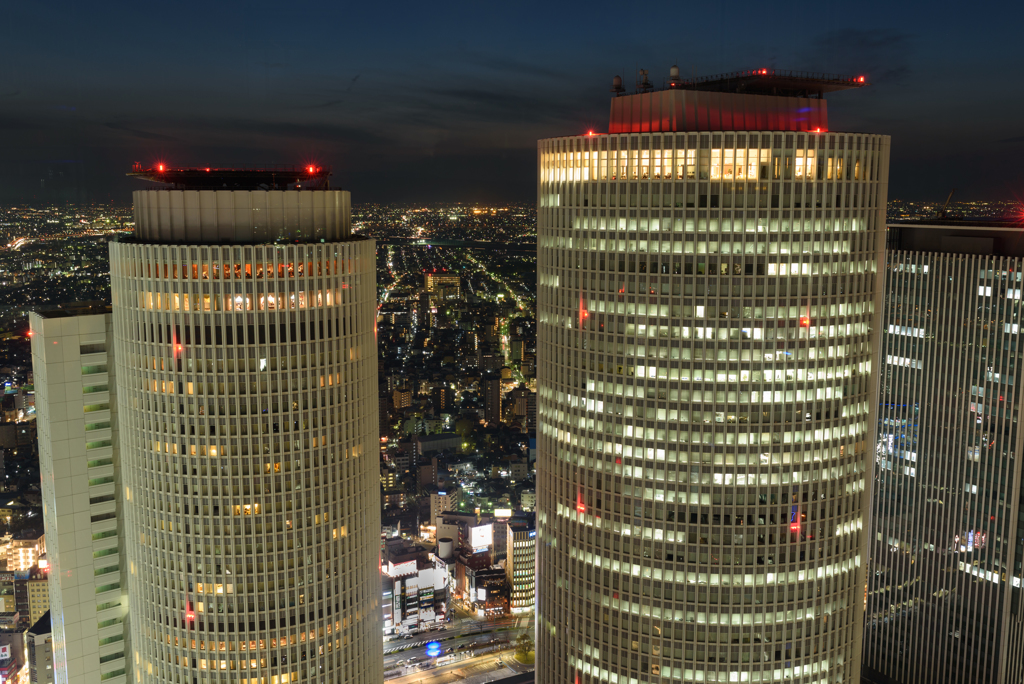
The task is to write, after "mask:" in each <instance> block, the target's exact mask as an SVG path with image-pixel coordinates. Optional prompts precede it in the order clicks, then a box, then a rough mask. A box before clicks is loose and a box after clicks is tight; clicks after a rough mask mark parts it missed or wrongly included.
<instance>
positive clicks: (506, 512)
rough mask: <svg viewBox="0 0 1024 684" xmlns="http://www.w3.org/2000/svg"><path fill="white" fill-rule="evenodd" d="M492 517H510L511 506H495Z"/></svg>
mask: <svg viewBox="0 0 1024 684" xmlns="http://www.w3.org/2000/svg"><path fill="white" fill-rule="evenodd" d="M494 517H495V518H511V517H512V509H511V508H495V509H494Z"/></svg>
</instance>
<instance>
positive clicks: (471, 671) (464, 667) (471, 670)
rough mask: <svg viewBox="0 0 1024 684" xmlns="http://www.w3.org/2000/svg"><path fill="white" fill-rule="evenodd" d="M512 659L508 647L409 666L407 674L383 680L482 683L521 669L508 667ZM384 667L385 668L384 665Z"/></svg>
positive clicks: (393, 682) (401, 683) (392, 682)
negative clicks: (434, 664) (446, 662)
mask: <svg viewBox="0 0 1024 684" xmlns="http://www.w3.org/2000/svg"><path fill="white" fill-rule="evenodd" d="M512 659H513V658H512V650H511V649H510V650H507V651H503V652H502V653H501V654H500V656H499V655H496V654H494V653H488V654H486V655H481V656H477V657H476V658H469V659H467V660H463V661H460V662H458V663H452V664H451V665H443V666H441V667H430V668H427V669H419V668H416V667H413V668H409V670H410V671H409V673H408V674H405V675H402V676H399V677H394V678H392V679H388V678H387V677H385V681H387V682H389V683H390V684H451V683H452V682H461V683H462V684H484V683H485V682H491V681H495V680H497V679H503V678H505V677H511V676H513V675H516V674H519V672H521V671H523V670H522V669H521V667H520V668H519V669H512V668H511V667H509V662H510V661H511V660H512ZM385 669H387V668H386V667H385Z"/></svg>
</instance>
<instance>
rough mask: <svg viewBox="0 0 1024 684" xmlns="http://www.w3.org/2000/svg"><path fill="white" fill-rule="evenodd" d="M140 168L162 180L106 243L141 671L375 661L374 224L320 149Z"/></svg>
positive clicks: (302, 670)
mask: <svg viewBox="0 0 1024 684" xmlns="http://www.w3.org/2000/svg"><path fill="white" fill-rule="evenodd" d="M137 175H140V176H142V177H143V178H146V179H149V180H158V181H164V182H166V183H169V187H170V189H166V190H142V191H136V192H135V196H134V199H135V231H134V237H133V238H132V239H128V240H122V241H120V242H116V243H111V248H110V269H111V297H112V303H113V341H114V349H115V352H116V353H115V358H116V366H117V374H118V390H119V391H118V407H119V409H120V415H121V416H124V419H123V420H122V423H121V425H120V437H121V439H120V445H121V460H120V472H121V480H122V486H123V490H122V492H121V494H122V495H123V497H124V521H123V524H124V531H125V536H124V539H125V540H130V543H127V542H126V544H125V556H126V561H127V564H128V566H129V567H130V571H129V573H128V590H129V595H130V597H131V616H130V617H131V620H130V627H131V629H130V637H131V638H130V648H131V658H130V659H131V662H132V669H133V670H134V672H133V673H132V675H133V676H132V679H133V680H134V681H137V682H143V683H145V682H196V681H201V682H211V683H212V682H229V681H230V682H247V683H249V684H255V683H257V682H258V683H260V684H263V683H267V682H284V681H289V682H291V681H331V682H352V683H357V682H367V683H369V682H374V683H376V682H379V681H380V680H381V677H382V661H381V648H382V645H381V640H382V625H381V605H380V600H381V595H380V577H379V572H380V569H379V555H378V554H379V548H380V547H379V539H380V518H379V515H380V508H379V501H378V487H377V482H376V481H377V477H378V458H377V450H378V448H377V444H378V430H377V400H376V398H377V370H376V342H375V339H374V316H375V309H376V286H375V264H374V261H375V256H374V243H373V241H372V240H368V239H363V238H359V237H356V236H353V235H352V234H351V232H350V213H349V194H348V193H347V192H343V191H337V190H329V189H327V188H326V173H325V172H324V171H323V170H321V169H318V168H316V167H308V169H305V170H303V169H287V168H285V169H281V168H277V169H268V170H265V171H252V170H240V171H236V170H230V169H228V170H218V169H214V170H213V172H212V173H211V172H210V171H208V170H190V169H166V170H165V169H163V168H158V169H149V170H144V169H139V170H138V173H137ZM210 178H213V180H212V181H211V180H209V179H210ZM285 181H287V182H285ZM225 186H227V187H230V188H232V189H230V190H214V189H212V188H214V187H225ZM297 186H301V189H298V187H297ZM268 188H269V189H268Z"/></svg>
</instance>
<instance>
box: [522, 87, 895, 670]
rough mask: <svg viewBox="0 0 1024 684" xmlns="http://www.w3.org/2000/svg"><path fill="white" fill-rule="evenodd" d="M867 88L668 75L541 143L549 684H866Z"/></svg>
mask: <svg viewBox="0 0 1024 684" xmlns="http://www.w3.org/2000/svg"><path fill="white" fill-rule="evenodd" d="M859 85H863V80H862V79H842V78H804V77H800V76H797V75H794V74H788V73H781V72H768V71H767V70H765V71H758V72H745V73H739V74H731V75H728V76H725V77H720V78H712V79H702V80H695V81H691V82H683V81H681V80H680V79H679V77H678V70H675V71H674V73H673V74H672V80H671V81H670V85H669V88H667V89H665V90H661V91H654V90H653V88H652V87H651V86H649V84H643V85H641V88H640V92H639V93H637V94H635V95H629V96H625V97H617V98H615V99H614V100H613V102H612V117H611V124H610V127H609V134H600V135H594V134H588V135H582V136H573V137H565V138H555V139H550V140H541V141H540V142H539V144H538V171H539V178H538V273H537V280H538V283H537V284H538V303H537V322H538V350H537V360H538V371H537V378H538V422H539V426H538V435H537V436H538V448H539V456H538V464H537V495H538V501H537V505H538V514H537V526H538V529H537V559H538V567H537V576H538V581H539V586H538V587H537V597H538V603H537V668H536V672H537V681H538V684H549V683H554V682H576V683H577V684H583V683H586V682H602V683H605V682H608V683H610V684H627V683H634V684H635V682H637V681H653V680H655V679H657V678H659V677H660V678H661V679H662V680H673V681H684V682H694V681H703V682H712V681H715V682H729V681H738V682H744V681H747V682H768V681H782V680H785V681H801V682H826V681H827V682H847V683H851V684H853V683H856V682H859V677H860V652H861V628H862V624H863V605H864V586H865V577H864V566H865V564H866V548H865V545H866V536H865V533H864V532H863V528H864V526H865V525H866V523H867V496H868V488H867V487H866V482H868V481H869V479H870V471H871V460H872V459H871V455H872V454H873V451H874V439H875V437H874V433H875V429H874V424H875V412H876V406H875V390H876V383H877V373H876V370H877V369H876V368H875V367H874V365H873V364H874V363H875V361H874V359H873V352H875V350H876V349H877V345H878V339H879V337H878V329H879V315H880V312H881V290H882V288H881V285H880V282H879V263H880V260H881V257H882V255H883V249H884V232H885V222H884V221H885V205H886V188H887V179H888V164H889V138H888V137H886V136H879V135H870V134H863V133H856V134H855V133H839V132H833V131H830V130H829V128H828V120H827V111H826V106H825V101H824V99H823V94H824V93H826V92H829V91H832V90H837V89H842V88H848V87H856V86H859ZM595 625H600V628H599V629H598V628H595Z"/></svg>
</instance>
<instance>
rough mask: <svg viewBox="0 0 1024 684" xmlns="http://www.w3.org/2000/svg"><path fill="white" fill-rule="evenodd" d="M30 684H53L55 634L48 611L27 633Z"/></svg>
mask: <svg viewBox="0 0 1024 684" xmlns="http://www.w3.org/2000/svg"><path fill="white" fill-rule="evenodd" d="M25 641H26V650H27V651H28V667H29V671H28V672H29V676H28V681H29V684H53V681H54V680H53V633H52V632H51V630H50V611H46V612H45V613H43V614H42V616H40V618H39V619H38V620H36V621H35V622H33V623H32V626H31V627H30V628H29V630H28V631H27V632H26V633H25Z"/></svg>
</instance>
